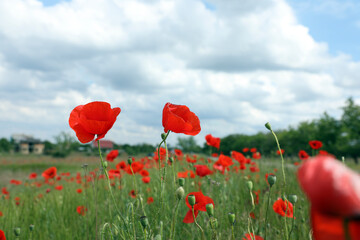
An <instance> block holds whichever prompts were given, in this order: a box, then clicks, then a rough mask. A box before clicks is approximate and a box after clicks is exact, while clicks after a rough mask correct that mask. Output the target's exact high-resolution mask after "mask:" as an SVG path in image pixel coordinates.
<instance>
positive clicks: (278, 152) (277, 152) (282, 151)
mask: <svg viewBox="0 0 360 240" xmlns="http://www.w3.org/2000/svg"><path fill="white" fill-rule="evenodd" d="M284 152H285V150H284V149H281V154H284ZM276 154H277V155H280V151H279V150H277V151H276Z"/></svg>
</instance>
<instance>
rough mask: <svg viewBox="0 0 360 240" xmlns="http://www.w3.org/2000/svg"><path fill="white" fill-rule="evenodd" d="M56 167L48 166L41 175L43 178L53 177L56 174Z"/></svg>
mask: <svg viewBox="0 0 360 240" xmlns="http://www.w3.org/2000/svg"><path fill="white" fill-rule="evenodd" d="M56 172H57V169H56V167H50V168H48V169H46V170H45V171H44V172H43V173H42V174H41V176H43V177H44V178H45V180H48V179H49V178H54V177H55V176H56Z"/></svg>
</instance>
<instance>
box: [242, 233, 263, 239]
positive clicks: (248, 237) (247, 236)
mask: <svg viewBox="0 0 360 240" xmlns="http://www.w3.org/2000/svg"><path fill="white" fill-rule="evenodd" d="M253 239H254V234H253V233H251V235H250V234H248V233H246V234H245V237H244V238H243V240H253ZM255 240H264V239H263V238H262V237H260V236H258V235H255Z"/></svg>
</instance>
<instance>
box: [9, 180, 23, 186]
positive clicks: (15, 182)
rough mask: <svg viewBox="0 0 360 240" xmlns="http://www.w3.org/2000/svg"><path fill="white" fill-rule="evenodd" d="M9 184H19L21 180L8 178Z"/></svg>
mask: <svg viewBox="0 0 360 240" xmlns="http://www.w3.org/2000/svg"><path fill="white" fill-rule="evenodd" d="M10 184H14V185H20V184H21V181H20V180H16V179H11V180H10Z"/></svg>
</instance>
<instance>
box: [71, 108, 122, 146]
mask: <svg viewBox="0 0 360 240" xmlns="http://www.w3.org/2000/svg"><path fill="white" fill-rule="evenodd" d="M120 111H121V109H120V108H118V107H116V108H111V106H110V104H109V103H107V102H91V103H88V104H85V105H79V106H77V107H76V108H74V109H73V110H72V112H71V113H70V118H69V125H70V127H71V128H72V129H73V130H74V131H75V133H76V136H77V138H78V139H79V141H80V142H81V143H88V142H90V141H92V140H93V139H94V137H95V135H97V137H96V139H95V141H97V140H99V139H101V138H104V137H105V134H106V133H107V132H108V131H109V130H110V129H111V128H112V126H113V125H114V123H115V121H116V118H117V116H118V115H119V114H120Z"/></svg>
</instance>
